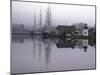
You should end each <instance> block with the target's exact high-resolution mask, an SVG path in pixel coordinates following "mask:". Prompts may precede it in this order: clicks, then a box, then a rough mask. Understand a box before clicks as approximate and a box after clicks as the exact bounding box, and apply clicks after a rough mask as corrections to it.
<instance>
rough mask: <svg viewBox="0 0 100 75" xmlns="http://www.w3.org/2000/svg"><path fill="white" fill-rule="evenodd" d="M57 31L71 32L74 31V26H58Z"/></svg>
mask: <svg viewBox="0 0 100 75" xmlns="http://www.w3.org/2000/svg"><path fill="white" fill-rule="evenodd" d="M57 29H58V30H65V31H67V30H68V31H69V30H71V31H73V30H75V26H65V25H58V27H57Z"/></svg>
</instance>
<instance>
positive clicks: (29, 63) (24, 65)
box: [11, 36, 95, 73]
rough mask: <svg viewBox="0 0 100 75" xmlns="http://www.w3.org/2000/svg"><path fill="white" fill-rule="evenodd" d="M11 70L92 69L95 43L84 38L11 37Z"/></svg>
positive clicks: (93, 66) (22, 71)
mask: <svg viewBox="0 0 100 75" xmlns="http://www.w3.org/2000/svg"><path fill="white" fill-rule="evenodd" d="M11 54H12V64H11V72H12V73H32V72H33V73H34V72H47V71H63V70H66V71H67V70H79V69H95V43H94V42H93V41H91V40H88V39H70V38H66V39H64V40H63V39H59V38H52V39H50V38H49V39H42V38H41V37H39V36H38V37H30V36H13V38H12V53H11Z"/></svg>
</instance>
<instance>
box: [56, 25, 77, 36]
mask: <svg viewBox="0 0 100 75" xmlns="http://www.w3.org/2000/svg"><path fill="white" fill-rule="evenodd" d="M56 29H57V33H58V35H62V36H71V35H72V34H73V32H74V31H75V27H74V26H64V25H58V27H57V28H56Z"/></svg>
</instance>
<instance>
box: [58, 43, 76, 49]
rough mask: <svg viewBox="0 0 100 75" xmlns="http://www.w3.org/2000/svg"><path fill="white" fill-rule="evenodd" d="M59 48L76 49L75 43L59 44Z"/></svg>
mask: <svg viewBox="0 0 100 75" xmlns="http://www.w3.org/2000/svg"><path fill="white" fill-rule="evenodd" d="M56 46H57V48H74V46H75V44H74V43H57V44H56Z"/></svg>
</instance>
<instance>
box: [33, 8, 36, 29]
mask: <svg viewBox="0 0 100 75" xmlns="http://www.w3.org/2000/svg"><path fill="white" fill-rule="evenodd" d="M33 27H34V29H33V31H36V11H35V10H34V26H33Z"/></svg>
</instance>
